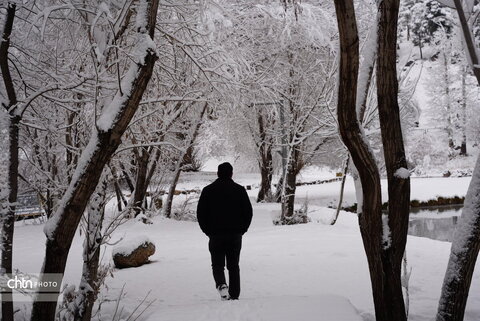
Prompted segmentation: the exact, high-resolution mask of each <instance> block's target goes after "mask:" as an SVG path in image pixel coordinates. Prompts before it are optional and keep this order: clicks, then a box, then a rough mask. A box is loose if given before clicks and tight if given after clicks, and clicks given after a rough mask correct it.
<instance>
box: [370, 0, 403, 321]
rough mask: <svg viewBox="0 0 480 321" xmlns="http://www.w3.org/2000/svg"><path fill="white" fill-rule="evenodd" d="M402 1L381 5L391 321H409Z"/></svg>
mask: <svg viewBox="0 0 480 321" xmlns="http://www.w3.org/2000/svg"><path fill="white" fill-rule="evenodd" d="M399 5H400V0H384V1H382V2H380V4H379V23H378V25H379V29H378V30H379V32H378V59H377V101H378V114H379V118H380V129H381V133H382V143H383V153H384V158H385V166H386V169H387V179H388V204H389V206H388V220H386V222H384V224H385V225H387V224H388V227H387V226H385V227H384V234H385V230H386V229H388V230H389V232H390V236H388V235H384V239H385V238H388V237H390V240H388V242H389V243H390V244H388V245H387V244H384V251H383V254H382V261H383V269H384V271H385V277H386V283H385V284H384V286H385V289H384V291H385V293H386V296H385V299H386V304H387V309H386V312H387V314H386V317H387V319H388V320H406V311H405V304H404V301H403V293H402V284H401V269H402V258H403V254H404V252H405V246H406V243H407V231H408V217H409V212H410V177H409V173H408V170H407V159H406V157H405V149H404V143H403V135H402V127H401V119H400V108H399V106H398V83H397V62H396V61H397V22H398V9H399Z"/></svg>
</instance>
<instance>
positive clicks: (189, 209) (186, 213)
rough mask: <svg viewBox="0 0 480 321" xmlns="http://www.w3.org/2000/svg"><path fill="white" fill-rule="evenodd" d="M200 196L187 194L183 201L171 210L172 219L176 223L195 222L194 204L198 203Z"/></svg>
mask: <svg viewBox="0 0 480 321" xmlns="http://www.w3.org/2000/svg"><path fill="white" fill-rule="evenodd" d="M199 197H200V195H199V194H197V193H195V194H187V195H186V197H185V200H184V201H183V202H182V203H181V204H179V205H177V206H175V207H174V208H173V209H172V216H171V217H172V218H173V219H175V220H177V221H190V222H196V221H197V211H196V204H197V202H198V199H199Z"/></svg>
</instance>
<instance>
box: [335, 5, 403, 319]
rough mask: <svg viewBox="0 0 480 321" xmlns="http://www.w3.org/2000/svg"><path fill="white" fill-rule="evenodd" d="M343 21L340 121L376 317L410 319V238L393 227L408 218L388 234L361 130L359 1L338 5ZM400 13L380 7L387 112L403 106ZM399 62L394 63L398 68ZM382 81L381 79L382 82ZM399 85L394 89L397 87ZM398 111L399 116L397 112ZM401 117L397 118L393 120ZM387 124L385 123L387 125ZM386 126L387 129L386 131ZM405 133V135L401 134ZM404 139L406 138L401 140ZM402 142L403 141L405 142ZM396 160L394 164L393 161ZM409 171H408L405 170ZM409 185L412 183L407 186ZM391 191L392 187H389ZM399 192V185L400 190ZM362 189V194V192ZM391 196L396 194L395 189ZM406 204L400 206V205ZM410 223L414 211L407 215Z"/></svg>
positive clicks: (382, 94) (380, 71)
mask: <svg viewBox="0 0 480 321" xmlns="http://www.w3.org/2000/svg"><path fill="white" fill-rule="evenodd" d="M335 9H336V13H337V21H338V27H339V33H340V68H339V70H340V75H339V92H338V109H337V113H338V123H339V129H340V134H341V137H342V140H343V142H344V143H345V145H346V146H347V148H348V150H349V151H350V154H351V157H352V161H353V164H354V165H355V167H356V169H357V171H358V174H359V177H360V182H361V186H359V188H360V190H359V193H358V197H357V200H358V212H359V223H360V231H361V234H362V239H363V244H364V247H365V252H366V255H367V261H368V266H369V270H370V278H371V282H372V292H373V301H374V305H375V316H376V320H377V321H387V320H389V321H391V320H401V321H404V320H406V316H405V307H404V303H403V297H402V287H401V283H400V271H401V268H400V267H401V264H400V263H401V258H402V255H403V249H404V245H405V244H404V243H403V248H402V240H403V239H404V238H405V239H406V230H405V235H403V234H402V233H403V229H404V226H403V225H402V226H400V227H393V226H392V225H393V224H394V223H397V222H400V223H402V222H403V220H405V218H404V217H401V218H398V217H391V218H390V219H389V222H388V223H389V224H388V226H389V229H390V232H391V235H390V238H389V235H384V229H386V230H388V228H387V227H386V226H384V224H383V221H384V220H383V219H382V211H381V204H382V201H381V186H380V175H379V171H378V168H377V164H376V162H375V159H374V156H373V154H372V153H371V151H370V149H369V147H368V142H367V141H366V137H365V136H364V135H363V131H362V129H361V128H360V125H359V121H358V118H357V113H356V108H355V107H356V91H357V81H358V65H359V53H358V32H357V26H356V19H355V9H354V5H353V0H346V1H335ZM397 14H398V1H388V0H387V1H383V2H381V4H380V7H379V15H380V19H379V50H378V55H379V58H378V65H377V75H378V77H379V79H385V80H386V81H388V84H386V85H384V88H382V89H380V88H379V98H380V101H379V105H380V104H381V103H383V104H384V105H383V107H382V108H383V110H382V112H385V110H386V109H387V107H388V108H395V104H396V107H397V108H398V103H397V97H396V96H395V93H396V88H395V84H396V77H395V76H396V75H395V70H396V69H395V68H396V66H395V58H396V48H395V45H396V21H397V20H396V19H397ZM392 61H393V65H392ZM378 82H380V80H379V81H378ZM392 86H393V87H392ZM388 99H390V100H392V101H393V102H391V104H394V105H393V106H392V105H388V104H387V103H386V102H385V100H388ZM392 112H393V113H394V114H395V113H398V109H397V110H392ZM393 117H394V119H395V117H396V116H395V115H394V116H393ZM383 126H385V124H384V125H383ZM383 130H384V128H383V127H382V131H383ZM390 135H392V137H395V139H398V137H397V136H395V135H398V131H397V130H391V132H387V133H382V137H385V139H386V138H388V137H391V136H390ZM400 135H401V132H400ZM400 138H401V137H400ZM394 143H395V141H391V142H388V144H387V146H386V147H385V148H387V149H388V150H389V151H388V152H387V153H386V155H385V156H386V158H388V160H387V162H388V163H389V165H388V166H390V165H391V164H392V162H394V161H399V160H398V159H396V158H395V157H392V155H391V151H393V150H395V148H394V146H392V144H394ZM399 144H402V146H401V148H402V149H403V143H402V140H400V141H399ZM398 157H399V158H400V161H399V163H398V164H396V165H397V166H398V167H397V169H398V168H399V167H401V166H403V163H402V162H401V159H402V155H398ZM392 159H393V161H392ZM405 168H406V167H405ZM400 184H401V188H400V191H401V192H404V189H405V184H404V183H402V182H400ZM407 185H408V184H407ZM389 187H390V184H389ZM394 188H395V187H394ZM360 191H361V193H360ZM389 195H391V191H390V190H389ZM404 198H405V194H402V195H401V196H400V200H398V198H396V197H393V198H392V199H391V200H390V202H393V204H392V205H391V206H390V209H389V211H390V213H389V216H391V215H393V214H394V213H402V214H404V208H403V206H402V205H403V204H404V203H403V199H404ZM396 202H400V203H399V204H395V203H396ZM406 220H407V222H408V212H407V216H406ZM398 253H400V261H399V264H397V254H398Z"/></svg>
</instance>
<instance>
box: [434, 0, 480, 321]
mask: <svg viewBox="0 0 480 321" xmlns="http://www.w3.org/2000/svg"><path fill="white" fill-rule="evenodd" d="M454 3H455V8H456V9H457V13H458V17H459V19H460V25H461V27H462V33H463V36H464V37H463V39H464V40H465V45H466V49H467V54H468V55H469V57H470V62H471V65H472V69H473V73H474V74H475V77H476V78H477V82H478V84H479V85H480V69H479V65H478V64H479V60H480V59H479V57H478V55H477V51H476V49H475V48H476V47H475V42H474V40H473V36H472V32H471V30H470V26H469V24H468V22H467V19H466V16H465V11H464V9H463V6H462V1H461V0H454ZM479 194H480V157H478V158H477V163H476V165H475V169H474V170H473V175H472V180H471V181H470V185H469V187H468V191H467V195H466V197H465V202H464V208H463V210H462V215H461V217H460V220H459V223H458V225H457V228H456V230H455V234H454V238H453V242H452V248H451V252H450V259H449V261H448V266H447V271H446V273H445V278H444V280H443V287H442V293H441V296H440V302H439V305H438V311H437V318H436V320H437V321H462V320H463V318H464V315H465V307H466V305H467V299H468V293H469V291H470V284H471V282H472V276H473V271H474V269H475V263H476V261H477V257H478V251H479V249H480V198H479V197H478V195H479Z"/></svg>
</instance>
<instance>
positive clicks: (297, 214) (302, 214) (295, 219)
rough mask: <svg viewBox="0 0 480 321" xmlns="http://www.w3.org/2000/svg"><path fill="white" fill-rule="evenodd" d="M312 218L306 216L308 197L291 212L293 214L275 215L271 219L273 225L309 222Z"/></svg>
mask: <svg viewBox="0 0 480 321" xmlns="http://www.w3.org/2000/svg"><path fill="white" fill-rule="evenodd" d="M311 221H312V220H311V219H310V217H308V198H306V199H305V201H304V203H303V205H302V207H301V208H300V209H298V210H295V211H294V212H293V215H292V216H290V217H283V218H282V217H277V218H274V219H273V224H274V225H295V224H306V223H310V222H311Z"/></svg>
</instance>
